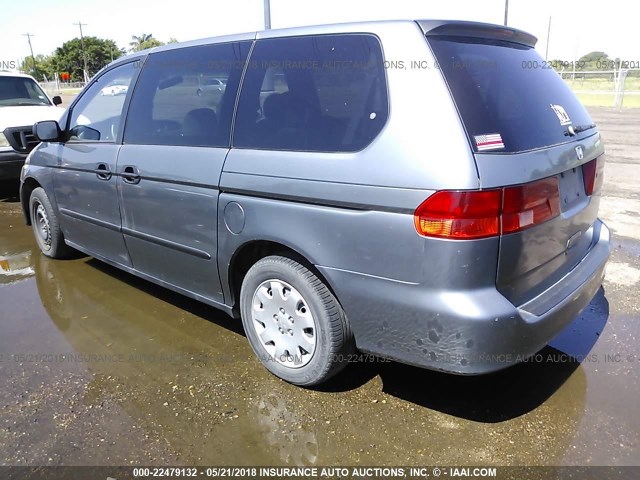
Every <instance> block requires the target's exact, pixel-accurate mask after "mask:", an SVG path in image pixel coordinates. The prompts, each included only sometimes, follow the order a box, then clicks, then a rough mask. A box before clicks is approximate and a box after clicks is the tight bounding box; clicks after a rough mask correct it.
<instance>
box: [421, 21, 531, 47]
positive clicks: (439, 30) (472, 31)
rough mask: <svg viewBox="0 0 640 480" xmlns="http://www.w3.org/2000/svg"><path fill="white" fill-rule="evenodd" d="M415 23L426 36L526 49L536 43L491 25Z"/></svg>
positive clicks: (514, 31) (526, 35) (521, 33)
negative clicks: (480, 40) (478, 40)
mask: <svg viewBox="0 0 640 480" xmlns="http://www.w3.org/2000/svg"><path fill="white" fill-rule="evenodd" d="M416 23H417V24H418V25H419V26H420V28H421V29H422V32H423V33H424V34H425V35H427V36H436V35H448V36H453V37H473V38H487V39H491V40H503V41H506V42H513V43H519V44H520V45H525V46H527V47H535V46H536V43H537V42H538V39H537V38H536V37H535V36H533V35H531V34H530V33H527V32H524V31H522V30H518V29H516V28H511V27H505V26H502V25H493V24H491V23H480V22H464V21H460V20H417V21H416Z"/></svg>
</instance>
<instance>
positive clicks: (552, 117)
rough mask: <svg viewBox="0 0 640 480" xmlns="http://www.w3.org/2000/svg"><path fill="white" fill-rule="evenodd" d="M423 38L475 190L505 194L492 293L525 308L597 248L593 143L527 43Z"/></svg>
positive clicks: (448, 33)
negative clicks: (470, 162)
mask: <svg viewBox="0 0 640 480" xmlns="http://www.w3.org/2000/svg"><path fill="white" fill-rule="evenodd" d="M423 28H424V26H423ZM426 35H427V39H428V43H429V45H430V46H431V49H432V51H433V52H434V55H435V58H436V60H437V62H438V67H439V68H440V70H441V71H442V73H443V75H444V78H445V80H446V82H447V84H448V86H449V89H450V91H451V94H452V96H453V98H454V101H455V104H456V106H457V108H458V111H459V114H460V118H461V120H462V122H463V124H464V128H465V130H466V132H467V135H468V138H469V143H470V145H471V147H472V149H473V151H474V153H475V159H476V166H477V169H478V177H479V181H480V186H481V188H482V189H495V188H498V189H500V188H503V187H508V188H503V190H502V192H503V194H502V202H503V204H502V217H501V222H502V223H501V232H502V235H501V237H500V254H499V259H498V269H497V277H496V285H497V287H498V289H499V290H500V292H501V293H502V294H503V295H505V297H507V298H508V299H509V300H510V301H511V302H512V303H514V304H515V305H522V304H523V303H525V302H527V301H528V300H530V299H531V298H533V297H535V296H536V295H538V294H539V293H541V292H543V291H544V290H546V289H547V288H549V287H550V286H552V285H553V284H555V283H556V282H557V281H559V280H560V279H561V278H562V277H563V276H564V275H566V274H567V273H568V272H569V271H571V269H573V268H574V267H575V266H576V265H577V264H578V263H579V262H580V261H581V260H582V259H583V258H584V256H585V254H586V253H587V252H588V250H589V249H590V248H591V246H592V245H593V243H594V242H595V241H597V238H596V237H597V233H598V232H597V228H596V229H595V231H594V222H595V221H596V219H597V215H598V205H599V190H600V185H601V182H602V169H603V162H604V156H603V152H604V149H603V145H602V142H601V140H600V135H599V133H598V130H597V128H596V126H595V125H594V124H593V121H592V119H591V117H590V116H589V114H588V112H587V111H586V109H585V108H584V107H583V106H582V104H581V103H580V102H579V100H578V99H577V98H576V97H575V95H574V94H573V93H572V92H571V90H570V89H569V87H568V86H567V85H566V84H565V82H564V81H563V80H562V79H561V78H560V77H559V75H558V74H557V73H556V72H555V70H553V68H551V67H550V65H548V64H546V63H545V61H544V60H543V59H542V58H541V57H540V55H539V54H538V53H537V52H536V50H535V49H534V44H535V38H534V37H532V36H530V35H528V34H525V33H523V32H519V31H517V30H513V29H508V28H501V27H493V26H492V27H488V26H484V25H473V24H471V25H470V24H459V25H455V24H453V25H444V26H441V27H436V28H434V29H432V30H431V31H426ZM516 204H517V206H514V205H516ZM510 209H511V211H512V212H513V214H512V215H511V216H509V211H510Z"/></svg>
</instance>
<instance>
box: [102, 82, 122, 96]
mask: <svg viewBox="0 0 640 480" xmlns="http://www.w3.org/2000/svg"><path fill="white" fill-rule="evenodd" d="M128 90H129V87H128V86H127V85H126V84H122V83H112V84H110V85H107V86H106V87H104V88H103V89H102V90H100V95H102V96H104V95H126V94H127V91H128Z"/></svg>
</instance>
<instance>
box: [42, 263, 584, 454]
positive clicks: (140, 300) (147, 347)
mask: <svg viewBox="0 0 640 480" xmlns="http://www.w3.org/2000/svg"><path fill="white" fill-rule="evenodd" d="M35 263H36V282H37V287H38V292H39V294H40V297H41V299H42V304H43V305H45V308H46V309H47V312H48V313H49V316H50V318H51V320H52V321H53V322H54V323H55V325H56V326H57V327H58V328H59V330H60V331H61V332H62V333H63V334H64V337H65V339H66V340H67V342H68V343H69V345H71V347H72V349H73V352H74V354H75V355H78V360H77V361H82V362H85V363H86V365H87V367H88V368H89V370H90V371H91V372H92V374H93V379H92V381H91V382H90V383H89V384H88V386H87V389H86V392H85V395H84V400H83V402H84V403H85V404H86V405H92V406H99V405H100V404H101V403H103V402H105V401H112V402H116V403H117V404H118V405H120V406H121V407H122V408H123V409H124V410H125V411H126V412H127V414H128V415H129V416H131V417H132V418H133V419H134V422H136V424H137V425H140V426H141V427H142V428H143V429H144V431H145V432H148V434H149V435H151V436H152V437H158V438H162V439H163V441H164V442H166V444H167V446H168V448H169V449H170V450H171V451H174V452H178V454H179V457H180V458H182V459H185V460H184V461H193V462H197V463H214V464H215V463H220V462H221V461H222V462H224V463H227V464H238V465H256V464H268V465H271V464H285V465H314V464H340V463H342V464H352V463H353V462H357V463H366V464H383V463H385V462H387V463H388V461H389V459H391V458H397V461H407V462H408V461H410V460H413V461H417V460H418V459H420V460H421V461H425V462H427V463H428V462H429V461H435V460H436V459H438V458H440V459H442V458H448V459H450V461H451V462H452V463H456V462H463V463H469V462H471V463H476V462H477V463H483V462H487V461H508V462H512V461H513V462H516V463H522V464H527V463H531V462H534V463H548V462H551V463H553V462H554V461H558V460H559V459H561V458H563V456H564V455H565V452H566V450H567V449H568V448H569V445H570V443H571V439H572V437H573V434H574V432H575V429H576V427H577V425H578V424H579V422H580V419H581V417H582V415H583V414H584V408H585V406H584V398H585V391H586V377H585V374H584V372H583V370H582V368H581V367H580V365H579V364H578V362H564V363H562V364H556V363H553V362H543V363H539V362H532V363H531V364H526V365H521V366H519V367H516V368H515V369H509V370H507V371H504V372H501V373H499V374H496V375H491V376H486V377H471V378H467V377H457V376H451V375H445V374H439V373H437V372H431V371H427V370H423V369H418V368H413V367H409V366H404V365H399V364H396V363H393V362H392V363H380V364H374V365H371V364H356V365H352V366H351V367H350V368H349V369H347V370H346V371H345V373H344V374H343V375H342V376H340V377H338V378H337V379H336V380H335V381H334V382H330V383H329V384H328V385H327V386H326V387H325V388H324V389H323V390H319V391H311V390H304V389H301V388H297V387H294V386H292V385H288V384H286V383H284V382H282V381H280V380H278V379H277V378H275V377H273V376H272V375H270V374H269V373H267V372H266V371H265V370H264V369H263V368H261V366H260V365H259V364H258V362H257V361H256V360H255V359H254V358H253V354H252V352H251V350H250V348H249V347H248V345H247V343H246V339H245V338H244V336H243V335H242V334H241V330H240V327H239V324H238V322H234V321H233V320H232V319H230V318H228V317H227V316H226V315H224V314H223V313H221V312H218V311H217V310H215V309H213V308H210V307H207V306H205V305H201V304H200V303H198V302H195V301H191V300H189V299H186V298H184V297H182V296H180V295H178V294H173V293H172V292H169V291H167V290H164V289H162V288H160V287H156V286H154V285H151V284H149V283H148V282H145V281H142V280H139V279H137V278H135V277H133V276H130V275H127V274H123V273H121V272H119V271H118V270H116V269H113V268H111V267H108V266H106V265H104V264H102V263H100V262H98V261H96V260H91V259H81V260H74V261H68V262H57V261H51V260H49V259H46V258H44V257H42V256H38V257H37V258H36V262H35ZM552 351H553V350H552V349H548V351H547V352H546V353H550V352H552ZM560 387H562V388H560ZM383 402H384V403H383ZM423 407H427V408H423ZM540 419H543V420H540ZM552 419H553V420H552ZM513 428H517V429H518V430H522V432H524V431H528V432H530V433H531V434H530V435H523V436H522V437H521V438H520V437H519V438H518V442H517V444H508V445H507V446H504V445H503V446H501V448H500V450H499V451H496V448H495V445H494V443H495V442H498V441H499V438H498V437H499V436H500V435H503V434H504V432H505V430H509V429H513ZM336 439H341V441H340V442H337V441H336ZM490 440H493V442H494V443H492V442H491V441H490ZM458 442H459V443H460V444H465V445H466V447H465V449H460V450H455V451H451V449H450V448H449V447H450V445H452V444H456V443H458ZM403 451H404V452H406V453H405V454H403V455H404V456H402V455H401V456H400V457H398V452H403ZM405 457H406V458H405ZM187 459H188V460H187Z"/></svg>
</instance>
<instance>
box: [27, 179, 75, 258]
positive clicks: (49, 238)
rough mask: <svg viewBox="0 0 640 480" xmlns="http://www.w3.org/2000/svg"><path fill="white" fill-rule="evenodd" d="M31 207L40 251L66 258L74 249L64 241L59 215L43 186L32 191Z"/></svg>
mask: <svg viewBox="0 0 640 480" xmlns="http://www.w3.org/2000/svg"><path fill="white" fill-rule="evenodd" d="M29 209H30V213H31V226H32V228H33V233H34V235H35V237H36V243H37V244H38V247H40V251H41V252H42V253H44V254H45V255H46V256H47V257H51V258H64V257H66V256H68V255H69V254H71V253H72V252H73V249H72V248H71V247H69V246H67V244H66V243H64V235H63V234H62V230H61V229H60V224H59V223H58V217H57V215H56V213H55V211H54V210H53V207H52V206H51V202H50V201H49V197H48V196H47V194H46V192H45V191H44V189H43V188H41V187H38V188H36V189H34V190H33V192H31V197H30V198H29Z"/></svg>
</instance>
